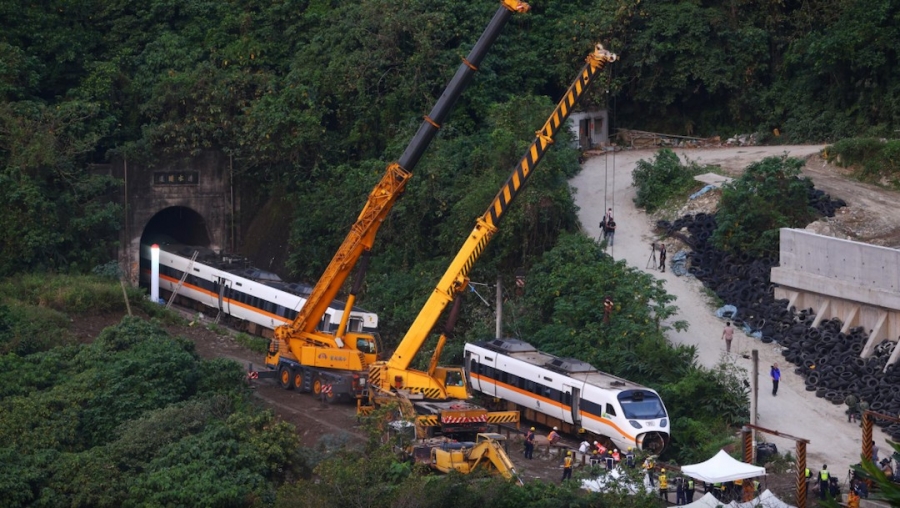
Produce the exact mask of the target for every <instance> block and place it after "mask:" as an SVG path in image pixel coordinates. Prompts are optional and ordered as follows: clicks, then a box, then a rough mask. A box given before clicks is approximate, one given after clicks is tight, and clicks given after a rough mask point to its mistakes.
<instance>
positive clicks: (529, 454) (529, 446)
mask: <svg viewBox="0 0 900 508" xmlns="http://www.w3.org/2000/svg"><path fill="white" fill-rule="evenodd" d="M525 458H526V459H529V460H530V459H532V458H534V427H531V430H529V431H528V433H526V434H525Z"/></svg>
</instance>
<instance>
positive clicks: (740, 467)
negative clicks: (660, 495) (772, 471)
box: [681, 450, 766, 483]
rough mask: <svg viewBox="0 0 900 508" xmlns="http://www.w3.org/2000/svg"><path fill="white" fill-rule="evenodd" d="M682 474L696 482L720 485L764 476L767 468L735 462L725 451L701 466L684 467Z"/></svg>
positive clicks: (700, 464) (720, 451)
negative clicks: (720, 483)
mask: <svg viewBox="0 0 900 508" xmlns="http://www.w3.org/2000/svg"><path fill="white" fill-rule="evenodd" d="M681 472H682V474H684V475H687V476H690V477H691V478H694V479H695V480H700V481H704V482H707V483H719V482H733V481H734V480H743V479H745V478H755V477H757V476H764V475H765V474H766V468H764V467H760V466H754V465H753V464H747V463H745V462H740V461H737V460H734V459H733V458H731V456H730V455H728V454H727V453H725V450H719V453H717V454H716V455H715V456H714V457H713V458H711V459H709V460H707V461H705V462H701V463H699V464H691V465H689V466H684V467H682V468H681Z"/></svg>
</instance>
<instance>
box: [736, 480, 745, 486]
mask: <svg viewBox="0 0 900 508" xmlns="http://www.w3.org/2000/svg"><path fill="white" fill-rule="evenodd" d="M734 484H735V485H743V484H744V480H741V479H739V480H735V481H734Z"/></svg>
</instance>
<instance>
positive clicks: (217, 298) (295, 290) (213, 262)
mask: <svg viewBox="0 0 900 508" xmlns="http://www.w3.org/2000/svg"><path fill="white" fill-rule="evenodd" d="M154 241H156V243H157V244H158V245H159V247H160V253H159V289H160V291H161V292H164V294H165V295H170V294H171V293H172V291H174V290H175V288H176V287H178V285H179V282H180V281H181V278H182V276H183V275H184V273H185V271H188V275H187V277H185V279H184V282H183V283H182V284H181V287H178V291H177V292H178V296H177V298H178V299H179V303H181V304H185V305H189V306H192V307H194V308H197V309H206V310H210V311H212V312H218V313H222V315H223V316H226V317H227V318H228V319H229V320H230V321H231V324H233V325H235V327H237V328H239V329H243V330H246V331H248V332H250V333H253V334H255V335H261V336H265V337H271V336H272V333H273V332H272V331H273V330H274V329H275V327H277V326H281V325H285V324H290V323H291V321H293V319H294V317H296V316H297V312H298V311H299V310H300V308H301V307H302V306H303V304H304V303H305V302H306V298H305V297H306V296H309V293H310V291H311V290H312V288H311V287H310V286H306V285H303V284H293V283H285V282H283V281H281V279H280V278H279V277H278V276H277V275H275V274H273V273H270V272H266V271H263V270H259V269H256V268H250V267H248V266H246V265H245V264H244V263H242V262H235V261H236V259H237V258H232V257H222V256H218V255H216V254H215V253H214V252H213V251H211V250H209V249H206V248H202V247H193V246H186V245H181V244H179V243H176V242H174V241H173V240H171V239H168V238H165V237H162V236H160V237H156V238H154ZM195 250H196V251H199V255H198V257H197V259H196V260H195V261H194V262H193V263H192V262H191V256H192V255H193V252H194V251H195ZM149 280H150V245H149V244H148V243H143V244H142V245H141V283H142V284H149ZM343 313H344V304H343V302H340V301H338V300H335V301H334V302H332V303H331V305H330V306H329V309H328V312H327V313H326V314H325V315H324V316H323V317H322V321H321V323H319V329H320V330H323V331H327V332H330V331H334V330H335V329H337V326H338V323H340V320H341V317H342V316H343ZM377 328H378V315H377V314H375V313H374V312H368V311H365V310H363V309H360V308H358V307H355V306H354V307H353V309H352V310H351V312H350V318H349V322H348V325H347V330H348V331H351V332H366V333H375V331H376V329H377Z"/></svg>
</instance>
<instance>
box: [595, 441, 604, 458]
mask: <svg viewBox="0 0 900 508" xmlns="http://www.w3.org/2000/svg"><path fill="white" fill-rule="evenodd" d="M594 449H595V451H594V453H596V454H597V455H603V454H604V453H606V447H605V446H603V445H602V444H600V443H598V442H597V441H594Z"/></svg>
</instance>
